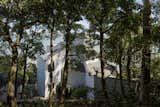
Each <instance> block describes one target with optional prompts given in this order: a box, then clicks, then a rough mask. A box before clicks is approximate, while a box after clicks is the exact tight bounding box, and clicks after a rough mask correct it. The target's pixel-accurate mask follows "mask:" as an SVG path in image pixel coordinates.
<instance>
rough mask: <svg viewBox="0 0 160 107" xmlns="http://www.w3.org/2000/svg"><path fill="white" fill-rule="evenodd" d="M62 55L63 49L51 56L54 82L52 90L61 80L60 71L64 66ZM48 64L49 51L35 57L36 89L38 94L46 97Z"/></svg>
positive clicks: (48, 79)
mask: <svg viewBox="0 0 160 107" xmlns="http://www.w3.org/2000/svg"><path fill="white" fill-rule="evenodd" d="M64 57H65V50H62V51H60V52H59V53H57V54H55V55H54V56H53V61H54V68H55V70H54V72H53V83H54V91H55V90H56V86H57V85H58V84H59V83H60V81H61V71H62V70H63V67H64ZM49 64H50V56H49V53H48V54H45V55H42V56H41V57H39V58H38V59H37V71H38V72H37V91H38V94H39V95H40V96H43V97H45V98H47V97H48V96H49V87H48V86H49V84H50V78H49V72H48V65H49Z"/></svg>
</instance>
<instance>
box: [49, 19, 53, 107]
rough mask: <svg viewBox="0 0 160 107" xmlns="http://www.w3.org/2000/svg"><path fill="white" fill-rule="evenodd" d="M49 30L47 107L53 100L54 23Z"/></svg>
mask: <svg viewBox="0 0 160 107" xmlns="http://www.w3.org/2000/svg"><path fill="white" fill-rule="evenodd" d="M52 27H53V28H51V37H50V53H51V54H50V58H51V59H50V61H51V62H50V67H51V69H50V71H49V77H50V91H49V107H52V100H53V88H54V84H53V71H54V61H53V31H54V22H53V24H52Z"/></svg>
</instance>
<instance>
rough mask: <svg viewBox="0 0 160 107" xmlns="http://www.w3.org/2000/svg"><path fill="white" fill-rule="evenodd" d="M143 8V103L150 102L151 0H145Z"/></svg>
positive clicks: (141, 87) (141, 94)
mask: <svg viewBox="0 0 160 107" xmlns="http://www.w3.org/2000/svg"><path fill="white" fill-rule="evenodd" d="M143 3H144V9H143V41H145V43H144V44H143V46H144V47H143V49H142V74H141V81H140V95H139V101H140V103H141V104H143V105H146V104H149V101H150V100H149V83H150V57H151V54H150V44H151V40H150V38H151V20H150V15H151V3H150V0H144V1H143Z"/></svg>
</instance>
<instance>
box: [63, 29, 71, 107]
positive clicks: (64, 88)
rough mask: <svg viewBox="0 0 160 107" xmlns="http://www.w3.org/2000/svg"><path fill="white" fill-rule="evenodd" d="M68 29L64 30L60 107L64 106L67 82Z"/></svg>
mask: <svg viewBox="0 0 160 107" xmlns="http://www.w3.org/2000/svg"><path fill="white" fill-rule="evenodd" d="M70 31H71V29H70V27H68V29H67V30H66V32H67V33H66V35H65V41H66V53H65V64H64V71H63V76H62V78H63V79H62V96H61V101H60V102H61V103H62V104H61V105H60V107H63V106H64V104H63V103H64V99H65V96H66V89H67V81H68V64H69V63H68V60H69V57H68V54H69V50H70Z"/></svg>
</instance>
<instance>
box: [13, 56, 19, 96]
mask: <svg viewBox="0 0 160 107" xmlns="http://www.w3.org/2000/svg"><path fill="white" fill-rule="evenodd" d="M14 84H15V88H14V90H15V91H14V95H15V98H17V86H18V58H17V69H16V77H15V83H14Z"/></svg>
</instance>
